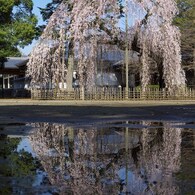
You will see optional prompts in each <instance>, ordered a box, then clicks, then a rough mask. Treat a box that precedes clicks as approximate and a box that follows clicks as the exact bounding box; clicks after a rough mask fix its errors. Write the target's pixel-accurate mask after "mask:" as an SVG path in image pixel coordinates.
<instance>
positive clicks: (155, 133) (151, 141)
mask: <svg viewBox="0 0 195 195" xmlns="http://www.w3.org/2000/svg"><path fill="white" fill-rule="evenodd" d="M142 131H143V134H142V147H143V150H142V152H141V153H140V166H141V167H144V172H143V176H144V178H145V180H146V182H147V183H148V190H150V191H151V192H153V193H154V192H155V193H157V194H177V193H178V189H177V187H176V185H175V184H174V183H173V178H172V174H173V173H176V172H177V171H178V170H179V168H180V155H181V151H180V150H181V129H180V128H174V127H171V125H170V124H169V123H163V129H161V128H159V129H155V130H153V129H147V128H145V129H143V130H142Z"/></svg>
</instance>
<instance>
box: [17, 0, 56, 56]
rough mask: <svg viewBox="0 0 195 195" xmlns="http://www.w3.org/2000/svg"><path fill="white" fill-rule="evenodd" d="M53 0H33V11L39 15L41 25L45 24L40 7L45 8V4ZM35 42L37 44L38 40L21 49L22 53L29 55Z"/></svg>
mask: <svg viewBox="0 0 195 195" xmlns="http://www.w3.org/2000/svg"><path fill="white" fill-rule="evenodd" d="M51 1H52V0H33V3H34V7H33V13H34V14H35V15H36V16H37V18H38V21H39V23H38V24H39V25H41V24H43V20H42V17H41V14H40V11H39V8H38V7H41V8H45V6H46V5H47V4H48V3H51ZM35 44H36V41H33V43H32V44H31V45H28V46H26V47H25V48H23V49H20V50H21V52H22V54H23V55H28V54H29V53H30V52H31V50H32V48H33V46H34V45H35Z"/></svg>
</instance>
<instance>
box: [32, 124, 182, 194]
mask: <svg viewBox="0 0 195 195" xmlns="http://www.w3.org/2000/svg"><path fill="white" fill-rule="evenodd" d="M144 125H147V126H151V125H153V124H152V123H151V124H150V123H147V124H144ZM160 125H161V128H155V127H153V128H143V129H142V131H140V129H135V130H131V131H129V130H130V129H128V128H126V129H125V128H121V129H120V128H107V129H106V128H105V129H101V130H100V129H97V128H94V127H91V128H89V127H88V128H86V129H84V128H74V129H73V128H70V127H65V126H64V125H60V124H48V123H44V124H34V127H35V128H36V131H35V132H34V133H33V134H32V135H31V136H30V140H31V144H32V146H33V150H34V151H35V152H36V153H37V155H38V158H39V159H40V161H41V163H42V165H43V167H44V169H45V171H46V172H47V173H48V177H49V180H50V182H51V184H52V185H54V186H56V187H57V188H59V189H60V191H61V192H63V191H71V192H73V193H74V194H82V193H83V194H92V193H95V194H105V193H106V194H108V193H110V194H119V193H123V192H125V193H126V192H129V193H134V194H143V193H146V191H149V192H151V193H154V194H155V193H157V194H170V192H174V193H176V192H177V187H176V185H175V184H174V183H173V178H172V174H173V173H175V172H176V171H178V169H179V168H180V153H181V152H180V147H181V129H179V128H173V127H171V126H170V125H169V124H168V123H162V124H160Z"/></svg>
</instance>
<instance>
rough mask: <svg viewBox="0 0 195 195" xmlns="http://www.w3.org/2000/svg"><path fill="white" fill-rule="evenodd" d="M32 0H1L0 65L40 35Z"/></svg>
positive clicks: (17, 54) (18, 54)
mask: <svg viewBox="0 0 195 195" xmlns="http://www.w3.org/2000/svg"><path fill="white" fill-rule="evenodd" d="M32 9H33V2H32V0H0V66H3V64H4V62H5V61H6V57H8V56H20V55H21V53H20V51H19V49H18V47H24V46H26V45H28V44H30V43H31V42H32V40H33V39H34V38H36V37H37V35H38V28H37V27H36V25H37V18H36V16H35V15H34V14H32Z"/></svg>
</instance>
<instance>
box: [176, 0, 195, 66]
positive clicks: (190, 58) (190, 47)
mask: <svg viewBox="0 0 195 195" xmlns="http://www.w3.org/2000/svg"><path fill="white" fill-rule="evenodd" d="M177 4H178V8H179V14H178V16H177V17H176V18H175V21H174V22H175V24H176V25H177V26H178V27H179V28H180V30H181V49H182V57H183V65H184V68H186V69H195V1H194V0H177Z"/></svg>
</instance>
